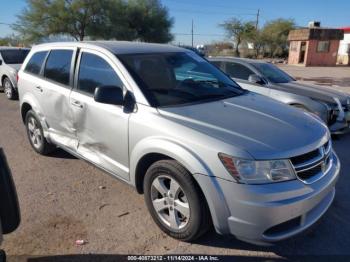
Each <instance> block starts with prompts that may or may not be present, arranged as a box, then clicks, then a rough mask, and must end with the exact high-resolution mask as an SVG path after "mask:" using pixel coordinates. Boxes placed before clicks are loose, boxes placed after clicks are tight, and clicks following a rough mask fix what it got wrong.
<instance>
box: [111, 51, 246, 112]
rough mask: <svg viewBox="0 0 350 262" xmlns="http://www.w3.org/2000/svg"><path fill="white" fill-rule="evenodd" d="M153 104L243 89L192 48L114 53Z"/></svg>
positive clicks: (209, 97) (213, 96) (199, 99)
mask: <svg viewBox="0 0 350 262" xmlns="http://www.w3.org/2000/svg"><path fill="white" fill-rule="evenodd" d="M118 57H119V59H120V60H121V61H122V63H123V64H124V66H125V67H126V68H127V69H128V71H129V72H130V74H131V75H132V76H133V78H134V80H135V81H136V82H137V84H138V85H139V87H140V88H141V90H142V92H143V93H144V95H145V96H146V98H147V100H148V101H149V103H150V104H151V106H153V107H162V106H176V105H183V104H192V103H203V102H209V101H213V100H220V99H224V98H229V97H233V96H237V95H240V94H242V93H244V92H245V91H244V90H243V89H242V88H241V87H240V86H238V85H237V84H236V83H235V82H234V81H232V80H231V79H230V78H229V77H227V76H226V75H225V74H224V73H222V72H221V71H220V70H218V69H217V68H216V67H215V66H213V65H211V64H210V63H208V62H207V61H206V60H205V59H203V58H201V57H200V56H198V55H196V54H194V53H193V52H174V53H153V54H149V53H148V54H126V55H118Z"/></svg>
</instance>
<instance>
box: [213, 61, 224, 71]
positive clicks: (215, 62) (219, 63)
mask: <svg viewBox="0 0 350 262" xmlns="http://www.w3.org/2000/svg"><path fill="white" fill-rule="evenodd" d="M210 63H212V64H213V65H215V66H216V67H217V68H220V69H222V63H221V62H220V61H210Z"/></svg>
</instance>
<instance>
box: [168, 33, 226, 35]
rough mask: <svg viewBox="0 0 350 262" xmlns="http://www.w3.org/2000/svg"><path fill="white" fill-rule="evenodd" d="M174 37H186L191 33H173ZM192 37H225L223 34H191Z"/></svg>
mask: <svg viewBox="0 0 350 262" xmlns="http://www.w3.org/2000/svg"><path fill="white" fill-rule="evenodd" d="M173 34H174V35H188V36H191V35H192V33H173ZM193 35H194V36H226V35H224V34H200V33H199V34H198V33H197V34H195V33H193Z"/></svg>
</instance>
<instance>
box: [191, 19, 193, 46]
mask: <svg viewBox="0 0 350 262" xmlns="http://www.w3.org/2000/svg"><path fill="white" fill-rule="evenodd" d="M191 35H192V47H193V19H192V29H191Z"/></svg>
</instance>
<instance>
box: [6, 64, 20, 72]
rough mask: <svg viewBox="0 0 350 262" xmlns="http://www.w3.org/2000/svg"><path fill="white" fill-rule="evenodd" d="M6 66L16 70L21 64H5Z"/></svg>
mask: <svg viewBox="0 0 350 262" xmlns="http://www.w3.org/2000/svg"><path fill="white" fill-rule="evenodd" d="M7 66H8V67H11V68H13V69H15V70H16V71H19V69H20V68H21V66H22V64H7Z"/></svg>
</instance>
